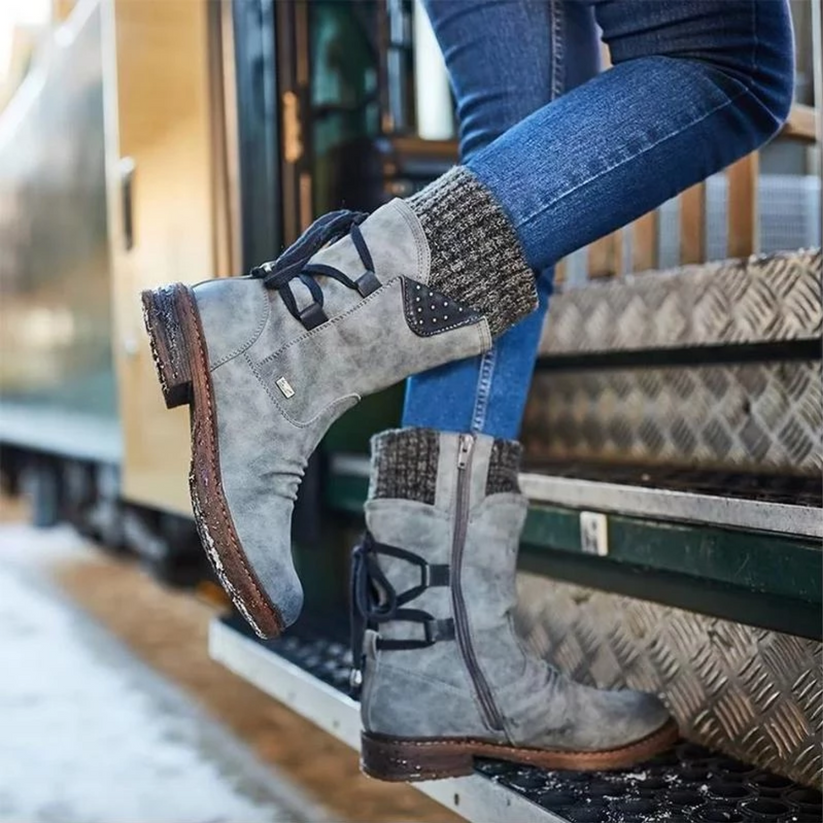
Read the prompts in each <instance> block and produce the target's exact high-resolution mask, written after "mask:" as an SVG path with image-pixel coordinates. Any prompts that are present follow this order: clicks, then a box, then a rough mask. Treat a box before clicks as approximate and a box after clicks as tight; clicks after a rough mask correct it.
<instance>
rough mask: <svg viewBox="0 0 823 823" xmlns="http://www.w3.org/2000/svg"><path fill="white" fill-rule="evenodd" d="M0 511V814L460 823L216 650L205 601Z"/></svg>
mask: <svg viewBox="0 0 823 823" xmlns="http://www.w3.org/2000/svg"><path fill="white" fill-rule="evenodd" d="M4 513H5V516H4V517H3V518H1V519H4V520H6V522H4V523H0V823H98V821H99V822H100V823H189V822H190V821H191V823H218V821H226V823H257V822H258V821H295V823H297V821H317V823H322V822H323V821H340V823H345V821H351V823H361V821H362V823H369V821H373V823H398V821H403V823H411V821H420V823H441V821H444V822H445V821H454V820H456V818H454V817H452V816H451V815H449V814H448V813H446V812H445V811H444V810H443V809H442V808H441V807H439V806H437V805H436V804H434V803H432V802H431V801H429V800H427V799H426V798H424V797H423V796H421V795H420V794H419V793H417V792H415V791H414V790H412V789H410V788H408V787H404V786H391V785H387V784H380V783H377V782H376V781H370V780H367V779H366V778H364V777H363V776H362V775H360V774H359V772H358V768H357V757H356V754H355V753H353V752H351V751H350V750H349V749H347V748H346V747H344V746H343V745H342V744H339V743H338V742H337V741H334V740H333V739H332V738H330V737H329V736H327V735H325V734H323V733H322V732H319V731H318V730H316V729H315V728H314V727H312V726H311V725H310V724H308V723H306V722H305V721H303V720H302V719H301V718H299V717H297V716H296V715H294V714H292V713H291V712H289V711H288V710H286V709H284V708H283V707H281V706H279V705H278V704H276V703H274V701H272V700H271V699H269V698H267V697H266V696H265V695H263V694H261V693H260V692H259V691H257V690H256V689H254V688H253V687H251V686H249V685H248V684H246V683H244V682H243V681H241V680H239V679H238V678H236V677H234V676H233V675H231V674H230V673H228V672H227V671H225V670H224V669H223V668H222V667H220V666H217V665H216V664H214V663H212V662H211V661H210V660H209V659H208V657H207V655H206V645H205V632H206V626H207V624H208V619H209V618H210V616H211V615H212V614H213V613H214V607H213V606H210V605H209V604H207V603H203V602H198V601H197V600H195V599H194V598H193V597H192V595H191V594H181V593H177V592H170V591H168V590H166V589H164V588H162V587H160V586H158V585H157V584H156V583H154V581H152V580H151V579H149V578H148V577H147V576H146V575H145V574H144V573H143V572H142V571H141V570H140V569H139V568H138V567H136V566H135V564H133V563H131V562H126V561H122V560H115V559H112V558H109V557H105V556H103V555H102V554H101V553H100V552H99V551H96V550H93V549H90V548H89V547H88V546H87V545H85V544H84V543H83V542H82V540H81V539H80V538H78V537H77V536H76V535H75V534H74V533H73V532H72V531H70V530H68V529H62V528H61V529H55V530H49V531H34V530H32V529H30V528H28V527H26V526H23V525H21V524H19V523H17V522H8V519H9V518H8V509H7V508H6V509H5V510H4ZM12 521H13V518H12Z"/></svg>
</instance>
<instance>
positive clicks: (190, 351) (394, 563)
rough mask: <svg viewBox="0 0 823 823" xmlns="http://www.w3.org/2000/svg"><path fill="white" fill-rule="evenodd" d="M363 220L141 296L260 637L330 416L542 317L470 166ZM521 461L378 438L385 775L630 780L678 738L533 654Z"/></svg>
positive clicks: (164, 375) (199, 511)
mask: <svg viewBox="0 0 823 823" xmlns="http://www.w3.org/2000/svg"><path fill="white" fill-rule="evenodd" d="M366 218H367V216H366V215H362V214H354V213H351V212H334V213H332V214H330V215H327V216H326V217H324V218H321V219H320V220H319V221H317V222H316V223H315V224H314V225H313V226H312V227H311V228H310V229H309V230H308V231H307V232H306V233H305V234H304V235H303V236H302V237H301V238H300V239H299V240H298V241H297V243H295V244H294V245H293V246H292V247H291V248H289V249H288V250H287V251H286V252H285V253H284V254H283V255H281V257H280V258H278V260H277V261H275V262H274V263H271V264H266V265H264V266H262V267H259V268H258V269H256V270H254V271H253V272H252V273H251V275H250V276H248V277H239V278H231V279H226V280H213V281H207V282H205V283H202V284H200V285H198V286H195V287H194V288H189V287H187V286H184V285H182V284H176V285H172V286H168V287H164V288H160V289H155V290H153V291H149V292H144V294H143V307H144V314H145V320H146V326H147V329H148V332H149V336H150V341H151V347H152V351H153V354H154V359H155V365H156V367H157V372H158V377H159V380H160V384H161V388H162V390H163V394H164V397H165V400H166V404H167V405H168V406H169V407H174V406H178V405H182V404H188V405H189V406H190V411H191V424H192V425H191V438H192V461H191V472H190V477H189V479H190V489H191V498H192V506H193V510H194V516H195V520H196V522H197V526H198V529H199V532H200V536H201V539H202V541H203V545H204V546H205V548H206V551H207V553H208V555H209V558H210V559H211V561H212V564H213V565H214V567H215V570H216V572H217V574H218V576H219V578H220V580H221V582H222V583H223V585H224V587H225V588H226V590H227V592H228V593H229V595H230V596H231V598H232V600H233V601H234V603H235V604H236V606H237V608H238V609H239V611H240V612H241V613H242V614H243V615H244V616H245V618H246V619H247V620H248V622H249V623H250V625H251V626H252V627H253V628H254V629H255V631H256V632H257V633H258V634H259V635H260V636H262V637H271V636H276V635H277V634H279V633H280V632H281V631H282V630H283V629H284V628H285V627H286V626H288V625H290V624H291V623H293V622H294V621H295V620H296V619H297V616H298V614H299V612H300V609H301V607H302V589H301V586H300V581H299V580H298V578H297V576H296V573H295V570H294V566H293V563H292V558H291V544H290V533H291V529H290V524H291V514H292V509H293V504H294V499H295V496H296V493H297V488H298V486H299V483H300V480H301V478H302V476H303V473H304V471H305V467H306V463H307V461H308V458H309V456H310V455H311V453H312V451H313V450H314V449H315V447H316V446H317V444H318V442H319V441H320V439H321V438H322V436H323V434H324V433H325V432H326V430H327V429H328V427H329V426H330V425H331V423H332V422H333V421H334V420H335V419H337V418H338V417H339V416H340V415H341V414H342V413H343V412H344V411H346V410H347V409H348V408H350V407H351V406H353V405H354V404H355V403H357V402H358V400H359V399H360V398H361V396H363V395H365V394H369V393H373V392H375V391H378V390H380V389H382V388H384V387H386V386H388V385H391V384H393V383H396V382H397V381H399V380H401V379H402V378H404V377H406V376H408V375H410V374H414V373H417V372H420V371H424V370H426V369H430V368H433V367H435V366H438V365H441V364H443V363H446V362H450V361H452V360H458V359H461V358H465V357H470V356H473V355H476V354H479V353H481V352H483V351H486V350H487V349H488V348H489V347H490V346H491V343H492V339H493V338H494V337H496V336H497V335H499V334H501V333H502V332H504V331H505V330H506V329H507V328H509V327H510V326H511V325H513V324H514V323H515V322H517V321H518V320H519V319H520V318H521V317H523V316H524V315H525V314H527V313H528V312H530V311H532V310H533V309H534V307H535V305H536V295H535V290H534V280H533V275H532V273H531V270H530V268H529V266H528V264H527V263H526V261H525V259H524V258H523V255H522V252H521V250H520V246H519V244H518V241H517V239H516V237H515V235H514V232H513V230H512V228H511V227H510V225H509V224H508V221H507V219H506V217H505V215H504V214H503V212H502V211H501V210H500V209H499V207H498V206H497V204H496V203H495V202H494V201H493V199H492V198H491V195H490V194H489V193H488V191H486V190H485V188H484V187H483V186H482V185H481V184H480V183H479V181H477V180H476V178H474V177H473V175H472V174H471V173H470V172H469V171H468V170H466V169H464V168H461V167H458V168H457V169H455V170H454V171H453V172H451V173H449V174H448V175H445V176H444V177H443V178H441V179H440V180H439V181H438V182H437V184H436V185H435V186H434V187H430V188H429V189H428V190H425V191H424V192H423V193H421V194H420V195H417V196H416V197H415V198H412V199H411V200H409V201H402V200H394V201H392V202H391V203H389V204H388V205H386V206H384V207H382V208H381V209H379V210H377V211H376V212H375V213H374V214H372V215H371V216H370V217H368V218H367V219H366ZM518 457H519V451H518V447H517V446H516V444H512V443H506V442H503V441H494V440H492V439H490V438H486V437H473V436H468V435H448V434H438V433H434V432H431V431H424V430H408V431H402V432H393V433H387V434H386V435H383V436H381V437H380V438H377V439H376V441H375V443H374V473H373V477H372V488H371V493H370V501H369V503H368V504H367V525H368V533H367V537H366V539H365V541H364V543H363V545H362V546H361V547H359V548H358V549H357V551H356V554H355V565H356V569H355V573H354V581H353V582H354V590H355V593H356V604H357V606H358V616H359V618H360V619H361V621H362V648H363V661H364V662H363V668H362V676H363V700H362V711H363V722H364V728H365V731H364V735H363V765H364V768H365V770H366V771H367V772H368V773H369V774H372V775H374V776H376V777H381V778H384V779H390V780H413V779H429V778H433V777H440V776H452V775H458V774H465V773H468V772H469V771H471V768H472V758H473V757H474V756H475V755H482V756H495V757H499V758H504V759H510V760H514V761H517V762H524V763H535V764H539V765H542V766H545V767H547V768H579V769H591V768H608V767H618V766H624V765H629V764H631V763H634V762H636V761H638V760H642V759H644V758H645V757H648V756H651V755H652V754H654V753H656V752H657V751H660V750H661V749H663V748H665V747H667V746H668V745H669V744H670V743H671V742H672V741H673V739H674V738H675V737H676V734H677V730H676V727H675V726H674V724H673V722H672V721H670V720H669V718H668V715H667V713H666V711H665V709H664V708H663V707H662V705H661V704H660V703H659V701H657V700H656V698H653V697H651V696H648V695H641V694H638V693H634V692H611V693H610V692H599V691H596V690H593V689H587V688H584V687H582V686H579V685H577V684H574V683H572V682H571V681H568V680H566V679H565V678H563V677H562V676H560V675H559V674H558V673H557V672H555V671H554V670H552V669H551V668H550V667H548V666H547V665H546V664H545V663H544V662H542V661H540V660H538V659H536V658H534V657H532V656H531V655H530V654H529V653H528V652H526V651H525V650H524V649H523V648H522V647H521V644H520V642H519V641H518V639H517V637H516V634H515V633H514V631H513V628H512V625H511V612H512V608H513V606H514V597H515V595H514V574H515V571H514V568H515V558H516V550H517V544H518V538H519V535H520V531H521V528H522V524H523V518H524V517H525V511H526V502H525V500H524V498H523V497H522V496H521V495H520V494H519V493H518V491H517V480H516V477H517V464H518Z"/></svg>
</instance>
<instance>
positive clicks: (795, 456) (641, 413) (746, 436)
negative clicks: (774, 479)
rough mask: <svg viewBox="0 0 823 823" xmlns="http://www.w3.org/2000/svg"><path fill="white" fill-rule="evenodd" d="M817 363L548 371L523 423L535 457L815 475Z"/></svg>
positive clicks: (822, 405)
mask: <svg viewBox="0 0 823 823" xmlns="http://www.w3.org/2000/svg"><path fill="white" fill-rule="evenodd" d="M821 430H823V390H822V389H821V376H820V363H818V362H815V361H797V362H769V363H743V364H731V365H712V366H700V367H671V368H643V369H639V368H635V369H603V370H580V371H552V372H538V373H537V374H536V375H535V377H534V380H533V382H532V389H531V394H530V396H529V402H528V405H527V408H526V414H525V419H524V424H523V442H524V444H525V445H526V449H527V453H528V455H529V457H530V458H531V459H533V460H543V459H544V460H598V461H601V462H603V461H606V462H608V461H622V462H636V463H648V464H658V465H661V464H665V465H667V466H670V467H677V466H680V467H690V468H694V467H697V466H699V467H701V468H722V469H744V470H753V471H758V470H759V471H763V470H767V471H785V472H789V473H794V474H814V473H816V472H819V470H820V468H821V465H823V457H822V456H821V448H820V432H821Z"/></svg>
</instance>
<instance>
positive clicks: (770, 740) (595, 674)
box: [517, 574, 823, 786]
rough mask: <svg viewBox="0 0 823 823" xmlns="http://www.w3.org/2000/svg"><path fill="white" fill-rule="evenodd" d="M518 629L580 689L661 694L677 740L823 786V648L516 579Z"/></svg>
mask: <svg viewBox="0 0 823 823" xmlns="http://www.w3.org/2000/svg"><path fill="white" fill-rule="evenodd" d="M518 588H519V605H518V613H517V622H518V627H519V629H520V631H521V633H522V634H523V635H524V637H525V638H526V639H527V640H528V641H529V642H530V644H531V646H532V647H533V648H534V649H535V650H536V651H537V652H538V653H539V654H540V655H541V656H543V657H545V658H546V659H547V660H549V661H550V662H551V663H553V664H554V665H556V666H557V667H558V668H559V669H561V670H562V671H564V672H566V673H567V674H568V675H569V676H571V677H573V678H574V679H575V680H578V681H580V682H583V683H588V684H591V685H596V686H599V687H601V688H615V687H622V686H630V687H632V688H637V689H642V690H646V691H652V692H656V693H659V694H662V695H664V697H665V699H666V701H667V704H668V706H669V708H670V710H671V711H672V712H673V714H674V715H675V717H676V718H677V720H678V722H679V723H680V726H681V728H682V729H683V731H684V734H685V735H686V736H687V737H688V738H689V739H690V740H695V741H698V742H700V743H702V744H704V745H706V746H711V747H712V748H714V749H718V750H720V751H722V752H724V753H725V754H726V755H728V756H730V757H737V758H741V759H743V760H746V761H749V762H753V763H756V764H757V765H758V766H760V767H761V768H765V769H771V770H773V771H776V772H779V773H781V774H783V775H785V776H787V777H791V778H793V779H795V780H797V781H799V782H803V783H808V784H812V785H818V786H819V785H820V784H821V783H823V749H822V748H821V734H822V733H823V712H822V711H821V706H823V644H821V643H819V642H816V641H813V640H805V639H801V638H797V637H792V636H790V635H785V634H780V633H777V632H771V631H766V630H763V629H756V628H753V627H750V626H746V625H743V624H739V623H733V622H730V621H726V620H720V619H718V618H711V617H705V616H702V615H698V614H694V613H691V612H687V611H683V610H680V609H675V608H671V607H668V606H662V605H659V604H656V603H651V602H647V601H643V600H637V599H634V598H630V597H624V596H621V595H615V594H609V593H607V592H600V591H596V590H593V589H588V588H584V587H580V586H575V585H571V584H567V583H561V582H558V581H554V580H549V579H546V578H544V577H538V576H535V575H531V574H521V575H519V579H518Z"/></svg>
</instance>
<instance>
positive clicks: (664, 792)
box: [479, 743, 823, 823]
mask: <svg viewBox="0 0 823 823" xmlns="http://www.w3.org/2000/svg"><path fill="white" fill-rule="evenodd" d="M479 771H480V772H481V773H483V774H485V775H486V776H488V777H490V778H491V779H492V780H495V781H497V782H498V783H500V784H501V785H503V786H506V787H507V788H510V789H512V790H513V791H516V792H520V793H526V794H527V795H528V797H529V798H530V799H531V800H533V801H534V802H535V803H538V804H539V805H541V806H543V808H545V809H547V810H549V811H551V812H553V813H554V814H556V815H558V816H559V817H561V818H563V819H565V820H568V821H571V823H630V821H637V823H641V821H642V823H674V822H675V821H676V823H691V821H696V822H699V823H713V822H714V821H725V823H735V821H737V822H738V823H743V822H744V821H749V823H752V822H753V821H758V820H763V821H766V820H771V821H774V823H812V821H815V823H820V820H821V814H823V810H822V809H821V802H820V801H821V795H820V792H818V791H816V790H814V789H806V788H803V787H800V786H798V785H797V784H795V783H792V781H791V780H787V779H786V778H784V777H778V776H777V775H773V774H769V773H767V772H761V771H759V770H758V769H756V768H754V767H752V766H749V765H747V764H745V763H741V762H740V761H738V760H730V759H728V758H724V757H722V756H719V755H718V754H717V753H716V752H712V751H709V750H708V749H704V748H703V747H702V746H697V745H694V744H692V743H681V744H680V745H679V746H677V747H676V749H674V750H673V751H671V752H666V753H665V754H663V755H660V756H658V757H656V758H655V759H654V760H651V761H649V762H648V763H646V764H644V765H643V766H641V767H639V768H636V769H632V770H630V771H625V772H617V773H608V772H595V773H594V774H575V773H569V772H543V771H540V770H539V769H533V768H529V767H518V766H514V765H512V764H509V763H501V762H499V761H486V762H483V763H481V764H480V766H479Z"/></svg>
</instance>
